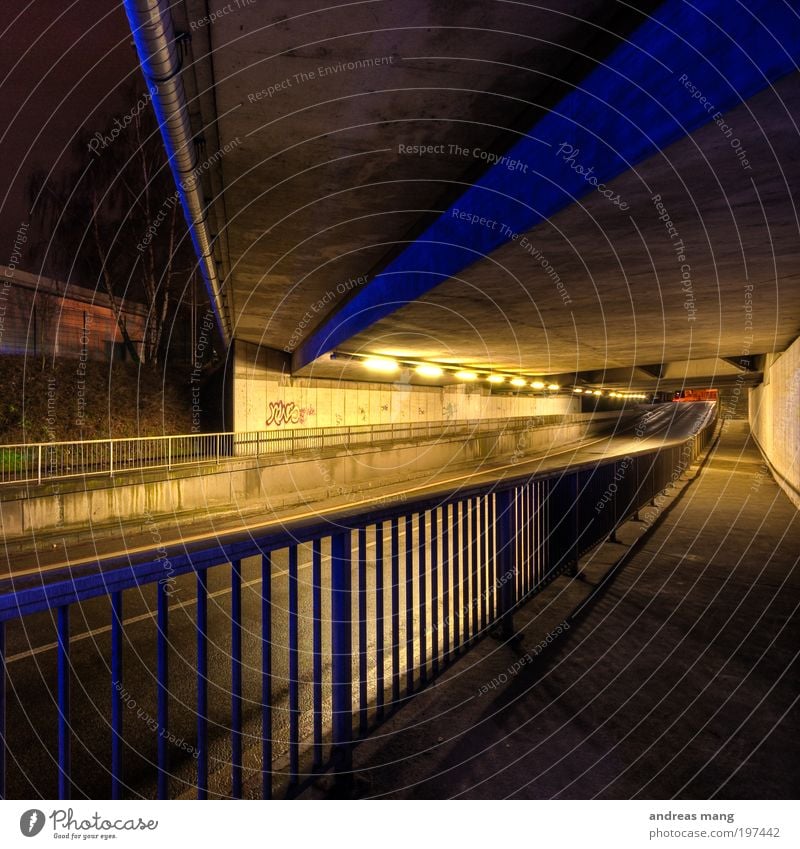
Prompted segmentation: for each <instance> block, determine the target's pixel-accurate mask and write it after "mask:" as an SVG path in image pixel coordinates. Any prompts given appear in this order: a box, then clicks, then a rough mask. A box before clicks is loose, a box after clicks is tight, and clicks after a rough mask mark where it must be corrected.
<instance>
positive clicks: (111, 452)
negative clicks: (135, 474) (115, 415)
mask: <svg viewBox="0 0 800 849" xmlns="http://www.w3.org/2000/svg"><path fill="white" fill-rule="evenodd" d="M108 474H109V476H110V477H112V478H113V477H114V440H113V439H109V440H108Z"/></svg>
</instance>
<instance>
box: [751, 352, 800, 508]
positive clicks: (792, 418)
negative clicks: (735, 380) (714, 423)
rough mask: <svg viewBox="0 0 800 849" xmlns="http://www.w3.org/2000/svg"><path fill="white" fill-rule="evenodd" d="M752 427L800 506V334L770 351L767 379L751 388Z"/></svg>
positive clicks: (765, 454) (765, 452) (774, 467)
mask: <svg viewBox="0 0 800 849" xmlns="http://www.w3.org/2000/svg"><path fill="white" fill-rule="evenodd" d="M749 402H750V403H749V406H750V429H751V431H752V433H753V436H754V437H755V438H756V440H757V441H758V444H759V446H760V447H761V450H762V452H763V453H764V456H765V457H766V459H767V461H768V462H769V464H770V466H771V467H772V471H773V473H774V474H775V479H776V480H777V482H778V483H779V484H780V486H781V487H782V488H783V489H784V490H785V492H786V494H787V495H788V496H789V498H791V499H792V501H793V502H794V503H795V505H796V506H797V507H798V508H800V453H798V452H800V338H799V339H796V340H795V341H794V343H793V344H792V345H791V346H790V347H789V348H788V349H787V350H786V351H784V352H783V353H781V354H769V355H767V366H766V368H765V369H764V382H763V383H762V384H761V385H760V386H757V387H755V388H754V389H751V390H750V398H749Z"/></svg>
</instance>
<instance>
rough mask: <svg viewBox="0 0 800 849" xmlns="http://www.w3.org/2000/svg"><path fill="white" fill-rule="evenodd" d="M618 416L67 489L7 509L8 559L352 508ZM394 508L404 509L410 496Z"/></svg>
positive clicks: (1, 518) (11, 502)
mask: <svg viewBox="0 0 800 849" xmlns="http://www.w3.org/2000/svg"><path fill="white" fill-rule="evenodd" d="M616 422H617V417H616V416H613V417H611V418H606V419H605V420H593V421H592V420H591V417H590V416H586V417H585V419H583V420H582V421H580V422H578V423H572V424H561V425H554V426H549V427H541V428H534V429H527V430H526V429H525V427H524V426H522V427H520V428H519V429H518V430H516V431H509V432H507V433H504V434H502V435H499V436H498V435H497V434H494V435H492V434H488V435H476V436H473V437H469V438H466V439H465V438H464V437H463V436H462V437H454V438H452V439H450V440H449V441H448V440H444V439H441V438H440V439H432V440H428V441H426V442H418V443H407V444H398V443H393V444H391V445H385V446H382V447H379V448H373V447H371V446H366V447H364V448H363V449H360V450H358V449H356V450H352V451H348V452H340V453H338V454H336V453H335V452H328V453H327V454H325V455H317V456H314V455H313V454H311V453H306V454H305V455H298V456H296V457H286V458H285V460H283V461H278V462H276V458H273V459H272V460H271V461H267V460H261V461H258V460H234V461H228V462H226V463H223V464H222V465H220V466H217V465H215V464H213V463H212V464H209V465H207V466H204V467H200V468H187V469H184V470H173V471H172V472H170V473H168V475H167V476H165V474H164V472H163V471H159V472H153V473H151V474H152V478H151V479H149V480H148V479H147V474H146V473H138V474H134V473H131V474H129V475H127V476H125V475H122V476H119V477H117V478H115V479H114V481H110V480H109V479H107V478H96V479H87V481H86V482H84V481H64V482H59V483H57V484H52V485H50V486H43V487H40V488H38V489H37V490H36V491H35V492H32V493H26V492H23V491H21V492H19V493H18V495H17V497H16V498H8V499H5V500H3V501H2V502H0V532H2V534H3V537H4V542H5V545H6V546H7V547H8V548H9V550H10V551H13V550H14V547H15V545H16V546H17V547H18V548H21V547H27V546H29V545H30V540H31V538H32V535H34V534H36V535H39V534H47V533H54V532H58V534H59V536H61V535H69V536H70V537H72V538H76V537H77V538H78V539H84V538H85V539H90V538H92V537H93V535H95V534H96V533H98V532H103V531H102V529H103V527H104V526H105V527H106V528H109V527H111V528H112V530H113V532H114V533H116V534H118V533H119V525H118V524H117V523H118V522H122V523H124V524H125V525H126V527H127V528H129V530H130V531H132V532H135V531H137V530H138V531H140V532H150V533H151V534H153V535H154V536H155V535H156V534H157V530H156V523H157V522H158V521H159V519H165V518H167V519H179V520H180V521H181V526H182V527H183V528H184V529H185V530H186V532H187V533H188V532H190V531H191V522H194V521H202V520H203V519H207V518H208V517H209V516H211V515H220V514H234V515H235V514H236V513H237V512H241V513H248V514H251V515H254V514H257V515H258V517H259V519H260V520H261V521H265V520H268V519H269V518H270V513H271V511H273V510H275V509H278V508H282V507H287V506H291V505H293V504H306V503H309V502H312V501H318V500H322V499H326V498H339V499H343V500H344V502H345V503H348V502H351V501H356V500H360V499H362V498H365V497H367V496H368V495H369V493H370V491H371V490H373V489H378V488H379V487H381V486H385V485H387V484H391V483H399V482H402V481H410V480H415V479H417V480H419V481H420V482H424V481H425V480H426V479H428V478H430V477H433V476H438V475H440V474H441V473H442V472H451V471H452V472H453V473H454V474H457V473H458V470H459V469H461V473H462V474H463V473H464V472H465V471H466V470H473V469H476V468H478V467H480V465H481V464H482V463H484V462H486V461H488V460H498V459H501V458H503V457H509V458H512V461H514V460H521V459H523V458H524V457H525V456H527V455H528V454H529V453H531V452H533V451H541V450H543V449H548V448H551V447H552V448H557V447H559V446H561V445H564V444H565V443H569V442H574V441H576V440H578V439H582V438H583V437H584V436H587V435H594V434H598V433H605V432H609V431H610V430H611V429H613V427H614V426H615V424H616ZM391 498H392V500H394V501H401V500H404V497H403V496H402V495H400V496H392V497H391Z"/></svg>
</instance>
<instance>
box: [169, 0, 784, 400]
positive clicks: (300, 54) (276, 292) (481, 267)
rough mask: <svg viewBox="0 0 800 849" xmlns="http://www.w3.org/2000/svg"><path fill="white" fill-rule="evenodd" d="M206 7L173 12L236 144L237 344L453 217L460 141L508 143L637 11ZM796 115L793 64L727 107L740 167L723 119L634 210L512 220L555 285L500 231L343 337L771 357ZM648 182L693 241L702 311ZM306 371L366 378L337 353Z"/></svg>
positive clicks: (471, 358) (312, 319)
mask: <svg viewBox="0 0 800 849" xmlns="http://www.w3.org/2000/svg"><path fill="white" fill-rule="evenodd" d="M239 5H241V8H239ZM655 5H656V4H655V3H643V4H640V7H641V8H643V9H645V10H647V9H650V8H652V7H653V6H655ZM206 8H207V4H205V3H199V2H196V0H186V3H185V4H184V6H183V8H177V9H176V11H175V13H174V14H175V17H176V23H177V25H178V26H179V27H182V28H184V29H187V30H188V31H190V32H192V33H193V48H192V49H193V54H194V55H193V62H194V64H195V67H196V68H197V69H199V70H200V77H201V79H203V80H212V81H213V112H214V114H213V115H210V114H209V112H210V110H209V108H208V107H207V106H206V107H205V108H203V109H201V110H196V111H198V112H201V113H202V114H199V115H198V116H197V119H196V120H197V121H198V122H200V123H202V124H204V130H205V132H206V133H209V132H211V134H212V136H213V137H214V141H215V144H216V143H217V139H216V136H217V135H218V146H219V148H220V149H222V150H223V151H224V152H225V154H224V157H223V158H222V159H221V162H220V166H221V183H220V185H221V188H222V194H221V195H220V196H218V197H217V198H216V203H217V216H218V218H220V219H221V220H220V221H219V222H218V226H219V228H220V244H221V245H223V246H224V256H223V266H224V270H225V272H226V274H227V278H228V283H227V284H226V285H227V290H228V302H229V307H230V309H231V313H232V319H233V321H232V323H233V326H234V335H235V336H236V337H237V338H239V339H244V340H247V341H250V342H254V343H256V344H259V345H265V346H268V347H271V348H275V349H279V350H282V349H286V348H293V347H294V346H295V345H296V343H297V341H298V339H300V338H302V337H303V336H304V335H306V334H307V333H308V332H309V331H310V330H311V329H312V328H313V327H314V326H315V325H316V324H317V323H318V322H319V321H321V320H322V319H323V318H324V317H325V316H326V315H330V314H331V313H333V312H335V311H336V310H337V309H338V308H339V307H340V306H341V304H342V303H343V302H344V301H345V300H346V298H347V296H348V294H349V293H350V292H351V291H352V289H353V285H354V284H353V283H351V282H348V281H356V285H359V284H358V281H360V280H363V279H364V278H366V277H369V276H371V275H372V274H373V273H374V272H375V271H376V269H380V268H381V267H382V266H383V265H385V264H386V263H387V262H388V260H389V259H390V258H391V257H392V256H393V255H395V254H396V253H397V251H398V250H399V249H400V248H399V247H398V246H402V245H403V244H405V243H407V241H408V240H409V239H412V238H414V237H415V236H416V235H417V234H419V233H420V232H421V231H422V230H423V229H424V227H425V225H426V223H427V222H429V221H430V220H431V217H432V216H433V215H435V214H437V213H438V212H440V211H442V210H443V209H446V208H447V206H448V205H449V203H451V202H452V201H453V199H454V198H456V197H457V196H458V194H460V192H461V191H462V190H463V189H464V187H465V186H466V185H468V184H469V183H470V182H471V181H472V180H474V178H475V176H476V174H478V173H480V172H481V170H482V169H484V168H485V162H483V161H481V160H480V159H479V158H476V157H474V156H473V155H472V153H471V152H472V151H473V150H475V149H479V150H483V151H488V152H495V153H498V154H500V153H502V152H503V151H504V150H506V149H507V148H508V147H509V146H510V144H511V143H512V142H513V141H514V140H515V139H516V138H518V137H519V133H520V132H524V131H526V130H527V129H529V128H530V127H531V126H533V125H534V123H535V119H536V117H537V115H538V114H541V111H542V109H545V108H547V107H548V106H550V105H553V104H554V103H556V102H557V100H558V99H559V98H560V97H561V96H563V94H564V92H565V91H566V89H567V87H568V85H569V84H577V83H579V82H580V80H581V79H583V78H584V77H585V75H586V73H588V71H589V70H590V69H591V67H592V66H593V61H595V60H600V59H602V58H603V57H604V56H606V55H607V54H608V53H609V52H610V51H611V50H612V49H613V48H614V47H615V46H616V45H617V43H618V41H617V36H623V37H624V35H625V34H626V33H628V32H630V31H632V30H633V29H634V28H635V27H636V26H637V25H638V24H639V23H640V22H641V20H642V16H641V15H640V14H639V13H638V12H636V11H632V10H631V9H630V8H629V7H628V6H627V5H623V4H617V3H609V2H607V0H573V2H568V1H567V0H548V2H542V3H539V4H537V5H536V6H524V5H520V4H516V3H504V2H488V0H480V2H469V0H454V2H445V1H444V0H442V2H436V0H428V2H421V0H411V2H408V1H407V2H403V3H389V2H372V3H357V4H354V5H348V6H347V7H346V8H342V7H334V8H329V9H325V8H323V7H321V5H320V4H319V3H309V2H306V3H302V2H300V3H297V2H293V3H286V2H272V3H270V4H269V6H268V8H267V7H266V6H265V5H264V3H263V2H261V0H254V2H252V3H251V4H249V5H245V4H244V0H243V2H242V3H241V4H237V5H235V6H234V5H233V4H231V8H232V11H230V12H229V13H225V14H222V15H219V16H217V18H216V19H215V20H214V21H213V23H204V22H202V20H201V19H202V14H201V13H202V12H203V10H204V9H206ZM610 33H611V34H610ZM203 38H206V39H209V44H208V46H209V47H210V48H211V52H210V53H206V54H205V55H203V50H202V49H201V47H200V45H201V44H202V39H203ZM364 60H368V64H367V67H364V66H361V67H349V68H348V67H347V63H348V62H351V63H353V62H356V63H357V62H362V63H363V62H364ZM370 60H375V61H370ZM320 69H324V70H323V71H321V70H320ZM300 75H306V76H305V77H303V76H300ZM200 87H201V88H202V87H203V84H201V85H200ZM199 100H200V98H198V101H199ZM798 115H800V74H793V75H791V76H789V77H784V78H783V79H782V80H781V81H780V82H779V83H778V84H776V85H775V86H774V88H772V89H767V90H765V91H763V92H761V93H760V94H758V95H756V96H755V97H753V98H751V99H750V100H749V101H748V102H747V103H745V104H742V105H740V106H739V107H738V108H737V109H735V110H734V111H733V112H732V113H730V114H729V115H727V116H726V121H728V123H729V124H731V126H733V127H735V132H736V135H737V136H738V137H739V138H740V139H741V142H742V146H743V148H744V149H745V150H746V151H747V158H748V161H749V163H750V168H749V169H745V168H743V167H742V163H741V162H740V161H739V159H738V158H737V156H736V154H735V153H734V152H733V150H732V148H731V145H730V143H729V139H727V138H726V137H725V135H724V134H723V132H721V131H720V128H719V127H718V126H716V124H714V123H713V122H712V123H709V124H706V125H705V126H704V127H702V128H701V129H699V130H697V131H695V132H694V133H693V134H692V135H691V136H689V137H686V138H684V139H683V140H681V141H678V142H676V143H674V144H672V145H671V146H669V147H668V148H666V149H665V150H663V151H662V152H661V154H659V155H656V156H653V157H651V158H650V159H648V160H646V161H645V162H643V163H641V164H640V165H639V166H638V167H636V168H635V169H633V170H631V171H628V172H626V173H624V174H623V175H621V176H620V177H618V178H617V179H615V180H614V181H613V182H612V183H611V185H612V186H613V189H614V191H615V192H618V193H619V194H620V196H621V197H622V198H624V200H625V201H626V202H627V203H628V204H629V205H630V209H629V210H627V211H626V212H624V213H623V212H621V211H620V209H619V208H618V207H616V206H614V205H612V204H610V203H609V202H608V201H607V200H606V199H605V198H603V197H601V196H600V195H599V194H597V193H592V194H591V195H590V196H587V197H585V198H583V200H582V201H580V202H576V203H573V204H571V205H570V206H569V207H567V208H566V209H564V210H562V211H561V212H559V213H557V214H556V215H555V216H553V217H552V218H551V219H550V220H549V221H547V222H545V223H544V224H541V225H539V226H538V227H536V228H535V229H534V230H532V231H530V232H529V233H527V234H525V235H526V237H527V239H528V240H529V242H530V243H531V244H532V245H533V246H535V248H536V249H537V250H538V251H540V257H544V258H546V261H547V262H548V263H549V265H550V266H552V269H553V272H554V273H556V274H557V275H558V277H559V278H560V280H561V282H562V284H563V286H562V287H561V288H557V287H556V285H555V283H554V279H553V276H552V274H553V272H551V273H550V274H548V273H546V272H545V271H544V270H543V268H542V266H541V261H540V258H537V259H534V258H533V257H532V256H531V253H530V252H529V251H528V250H526V249H525V248H524V247H521V246H520V242H521V240H519V241H517V242H509V243H507V244H506V245H504V246H503V247H501V248H499V249H497V250H496V251H495V252H494V253H492V254H491V255H490V256H489V257H487V258H485V259H483V260H481V261H479V262H477V263H475V264H473V265H472V266H471V267H469V268H468V269H466V270H465V271H464V272H463V273H461V274H459V275H458V277H457V278H452V279H450V280H447V281H446V282H444V283H442V284H440V285H439V286H437V287H436V288H435V289H433V290H432V291H430V292H429V293H428V294H427V295H425V296H423V297H422V298H420V299H419V300H418V301H416V302H414V303H412V304H410V305H408V306H405V307H403V308H401V309H400V310H398V311H397V312H395V313H394V314H392V315H390V316H388V317H386V318H384V319H382V320H381V321H379V322H377V323H376V324H374V325H373V326H372V327H370V328H369V329H368V330H367V331H365V332H362V333H360V334H358V335H356V336H354V337H353V338H351V339H350V340H349V341H348V342H347V344H346V345H343V346H341V349H342V350H346V351H348V352H358V353H381V354H393V355H399V356H404V357H409V358H415V359H420V358H426V359H433V360H438V361H441V362H453V363H461V364H465V365H470V366H475V367H492V368H498V369H503V370H505V371H508V372H512V371H517V372H520V373H524V374H529V375H532V374H575V373H581V374H585V375H587V376H588V375H590V374H591V375H592V376H593V377H595V378H598V375H599V378H598V379H602V376H603V374H604V372H605V370H610V369H614V370H615V371H614V372H613V373H614V374H616V375H617V376H619V375H620V374H623V373H625V370H626V369H627V370H628V372H629V373H630V375H631V378H630V380H632V381H634V382H635V383H638V385H644V383H647V382H652V379H653V373H650V374H648V373H647V372H643V371H638V370H636V369H633V370H631V367H632V366H636V365H648V364H662V363H667V362H669V363H673V364H677V366H673V368H672V372H670V374H671V379H675V368H676V367H677V368H678V370H679V371H680V369H681V367H682V366H681V364H684V366H683V368H684V372H686V373H687V374H690V375H693V374H694V372H693V371H692V370H691V369H689V371H688V372H687V370H686V368H685V363H686V362H687V361H689V360H695V359H701V360H706V361H707V362H710V363H717V364H721V362H722V361H720V360H718V359H716V358H719V357H733V358H738V357H741V356H743V355H747V354H755V353H763V352H765V351H774V350H780V349H782V348H783V347H785V346H786V345H787V344H788V342H790V341H791V340H792V339H793V338H794V337H795V336H796V335H797V334H798V331H799V330H800V327H798V316H800V285H798V284H800V240H798V235H799V234H798V230H799V229H800V227H798V217H797V211H796V209H795V206H794V202H793V194H794V193H795V192H797V190H798V188H800V153H798V151H799V150H800V146H798V128H797V124H796V123H795V122H796V118H797V116H798ZM212 125H213V126H212ZM400 145H403V146H412V145H442V146H443V147H440V148H437V149H436V150H435V151H433V152H431V153H428V154H426V155H424V156H415V155H411V154H407V153H402V152H400ZM451 145H458V146H460V147H461V148H465V149H466V150H468V151H469V153H468V154H467V155H466V156H464V155H460V154H456V153H453V152H452V151H453V149H452V148H451V147H450V146H451ZM656 193H657V194H660V195H661V198H662V201H663V203H664V205H665V208H666V210H668V212H669V215H670V217H671V219H672V221H673V222H674V224H675V226H676V228H677V230H678V232H679V234H680V237H681V238H682V239H683V242H684V243H685V246H686V262H687V263H688V265H689V267H690V271H689V273H690V278H691V286H692V289H691V292H692V296H693V298H694V309H695V310H696V314H695V317H694V320H693V321H689V320H688V315H687V310H686V306H685V301H686V298H685V297H684V293H683V292H682V289H681V284H682V280H681V265H682V263H681V262H678V261H677V260H676V257H675V252H674V250H673V247H674V240H671V239H670V235H669V234H668V232H667V229H666V228H665V226H664V224H663V222H662V221H659V219H658V214H659V210H657V209H656V207H655V205H654V203H653V201H652V195H653V194H656ZM220 209H221V210H222V211H221V212H220ZM747 285H752V286H753V289H752V291H749V292H746V291H745V286H747ZM567 301H568V303H567ZM751 310H752V312H750V311H751ZM720 369H721V374H722V372H724V371H725V369H724V367H723V366H722V365H720ZM695 371H696V370H695ZM302 373H303V374H306V375H314V376H319V377H345V378H346V377H353V378H357V377H358V378H361V379H363V374H362V370H361V368H360V367H359V366H357V365H353V364H351V363H348V362H347V361H342V360H333V361H331V360H330V359H329V358H327V357H323V358H320V359H319V360H317V361H316V362H315V363H313V364H312V365H310V366H308V367H306V368H305V369H303V371H302ZM662 373H663V374H664V375H666V373H667V372H666V371H665V370H662ZM610 375H611V372H609V377H610Z"/></svg>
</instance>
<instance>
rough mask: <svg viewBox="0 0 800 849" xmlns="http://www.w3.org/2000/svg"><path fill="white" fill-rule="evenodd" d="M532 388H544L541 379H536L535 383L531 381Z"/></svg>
mask: <svg viewBox="0 0 800 849" xmlns="http://www.w3.org/2000/svg"><path fill="white" fill-rule="evenodd" d="M531 389H544V384H543V383H542V381H541V380H534V381H533V383H531Z"/></svg>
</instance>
